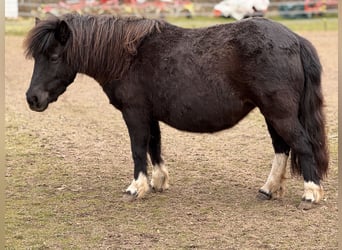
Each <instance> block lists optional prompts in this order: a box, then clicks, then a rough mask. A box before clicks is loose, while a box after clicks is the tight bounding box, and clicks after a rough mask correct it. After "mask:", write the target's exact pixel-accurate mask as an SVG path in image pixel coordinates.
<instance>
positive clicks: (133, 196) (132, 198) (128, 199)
mask: <svg viewBox="0 0 342 250" xmlns="http://www.w3.org/2000/svg"><path fill="white" fill-rule="evenodd" d="M122 199H123V201H126V202H132V201H135V200H136V199H137V195H136V194H131V193H130V192H127V191H125V192H124V194H123V196H122Z"/></svg>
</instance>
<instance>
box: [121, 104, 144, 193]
mask: <svg viewBox="0 0 342 250" xmlns="http://www.w3.org/2000/svg"><path fill="white" fill-rule="evenodd" d="M123 117H124V120H125V122H126V125H127V127H128V132H129V137H130V140H131V150H132V156H133V161H134V178H133V181H132V183H131V185H129V187H128V188H127V189H126V193H127V194H130V195H132V196H135V197H137V198H142V197H144V196H145V195H146V193H148V192H149V191H150V186H149V184H148V179H147V147H148V141H149V137H150V128H149V123H148V122H147V121H148V120H147V119H146V118H145V117H144V113H143V112H141V111H140V110H133V109H130V110H128V111H126V112H123Z"/></svg>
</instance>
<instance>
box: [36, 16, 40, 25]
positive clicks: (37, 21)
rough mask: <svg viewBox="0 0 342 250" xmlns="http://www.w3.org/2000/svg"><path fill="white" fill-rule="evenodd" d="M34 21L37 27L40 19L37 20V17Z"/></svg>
mask: <svg viewBox="0 0 342 250" xmlns="http://www.w3.org/2000/svg"><path fill="white" fill-rule="evenodd" d="M35 21H36V25H37V24H38V23H40V19H39V18H38V17H36V18H35Z"/></svg>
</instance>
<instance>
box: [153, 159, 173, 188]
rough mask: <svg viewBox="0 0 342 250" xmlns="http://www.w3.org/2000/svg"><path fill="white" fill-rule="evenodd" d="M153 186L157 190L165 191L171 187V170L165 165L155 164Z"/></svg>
mask: <svg viewBox="0 0 342 250" xmlns="http://www.w3.org/2000/svg"><path fill="white" fill-rule="evenodd" d="M151 186H152V188H154V189H155V190H156V191H163V190H166V189H168V188H169V172H168V171H167V168H166V167H165V166H164V165H159V166H153V169H152V180H151Z"/></svg>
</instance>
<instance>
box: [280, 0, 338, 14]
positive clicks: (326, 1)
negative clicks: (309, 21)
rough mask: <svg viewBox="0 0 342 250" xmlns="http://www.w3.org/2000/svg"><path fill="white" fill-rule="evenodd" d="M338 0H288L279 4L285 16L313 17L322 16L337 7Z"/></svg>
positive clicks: (281, 12)
mask: <svg viewBox="0 0 342 250" xmlns="http://www.w3.org/2000/svg"><path fill="white" fill-rule="evenodd" d="M337 8H338V0H305V1H302V2H288V3H283V4H281V5H279V8H278V11H279V14H280V16H282V17H284V18H302V17H306V18H311V17H312V16H315V15H317V16H322V15H323V14H325V13H326V12H327V10H329V9H337Z"/></svg>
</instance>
